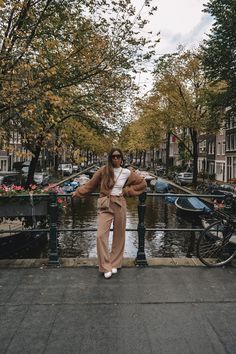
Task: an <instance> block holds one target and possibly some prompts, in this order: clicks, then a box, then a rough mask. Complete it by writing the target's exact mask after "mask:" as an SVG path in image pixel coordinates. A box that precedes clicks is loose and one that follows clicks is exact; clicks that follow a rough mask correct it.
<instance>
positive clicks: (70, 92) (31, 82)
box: [0, 0, 150, 183]
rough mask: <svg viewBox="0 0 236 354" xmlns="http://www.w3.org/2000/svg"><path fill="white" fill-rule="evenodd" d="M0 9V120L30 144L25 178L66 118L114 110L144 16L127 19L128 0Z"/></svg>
mask: <svg viewBox="0 0 236 354" xmlns="http://www.w3.org/2000/svg"><path fill="white" fill-rule="evenodd" d="M146 3H147V6H150V4H149V3H150V1H146ZM1 11H2V15H3V17H2V18H3V22H2V25H1V26H0V34H1V38H2V39H1V44H2V47H1V50H0V61H1V73H0V75H1V80H2V82H1V86H0V92H1V102H0V112H1V113H2V115H1V121H2V128H4V130H5V131H6V132H7V133H8V134H10V131H11V130H12V129H14V130H17V131H18V132H19V133H20V134H21V136H22V143H23V144H24V146H25V147H26V148H27V149H28V150H29V151H31V153H32V156H33V158H32V162H31V165H30V169H29V176H28V183H31V182H32V180H33V174H34V169H35V166H36V163H37V159H38V157H39V154H40V151H41V149H42V147H44V146H46V145H48V143H49V141H50V140H51V139H52V136H53V134H54V132H55V131H56V129H57V127H61V126H63V125H64V124H65V122H66V120H67V119H69V118H71V117H74V118H75V119H77V120H79V121H80V122H82V123H83V124H86V125H89V126H90V127H92V128H97V129H99V127H100V126H103V127H106V126H107V125H108V124H109V125H111V124H117V122H118V121H119V119H121V118H122V111H123V108H124V107H125V101H126V96H129V97H130V96H131V95H132V88H133V86H132V80H131V69H135V67H136V65H137V63H138V62H139V61H140V60H141V58H142V51H143V48H144V47H145V44H146V43H147V40H146V39H145V38H143V37H141V38H137V34H136V30H137V27H143V26H144V25H145V21H143V20H142V18H141V16H139V17H138V18H136V19H135V21H132V20H131V19H130V16H134V8H133V7H132V6H131V5H130V1H129V0H114V1H112V3H110V1H106V0H93V1H86V0H83V1H79V2H78V1H76V0H67V1H60V2H58V1H50V0H48V1H34V2H32V1H30V0H28V1H27V0H22V1H18V0H14V1H8V0H7V1H4V2H1ZM149 54H150V53H149Z"/></svg>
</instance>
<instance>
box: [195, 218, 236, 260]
mask: <svg viewBox="0 0 236 354" xmlns="http://www.w3.org/2000/svg"><path fill="white" fill-rule="evenodd" d="M233 233H234V229H233V227H232V226H230V225H228V224H225V223H224V221H223V220H221V221H216V222H214V223H213V224H211V225H209V226H208V227H207V228H206V229H205V230H204V231H203V232H202V233H201V235H200V236H199V239H198V241H197V256H198V258H199V259H200V261H201V262H202V263H203V264H205V265H207V266H209V267H219V266H222V265H224V264H226V263H228V262H230V261H231V259H233V258H234V256H235V255H236V247H235V244H234V243H233V242H232V239H233V237H235V236H233Z"/></svg>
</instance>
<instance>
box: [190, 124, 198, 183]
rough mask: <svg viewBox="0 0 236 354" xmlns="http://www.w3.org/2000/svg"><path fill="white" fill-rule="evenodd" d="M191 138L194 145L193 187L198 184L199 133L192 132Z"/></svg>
mask: <svg viewBox="0 0 236 354" xmlns="http://www.w3.org/2000/svg"><path fill="white" fill-rule="evenodd" d="M191 138H192V143H193V185H194V186H196V184H197V173H198V170H197V164H198V139H197V131H196V130H192V131H191Z"/></svg>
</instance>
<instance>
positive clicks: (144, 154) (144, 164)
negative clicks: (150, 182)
mask: <svg viewBox="0 0 236 354" xmlns="http://www.w3.org/2000/svg"><path fill="white" fill-rule="evenodd" d="M145 166H146V150H144V151H143V167H145Z"/></svg>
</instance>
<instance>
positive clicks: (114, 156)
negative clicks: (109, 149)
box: [111, 155, 121, 160]
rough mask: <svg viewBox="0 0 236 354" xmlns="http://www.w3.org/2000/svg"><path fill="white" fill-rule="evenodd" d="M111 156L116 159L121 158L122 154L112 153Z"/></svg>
mask: <svg viewBox="0 0 236 354" xmlns="http://www.w3.org/2000/svg"><path fill="white" fill-rule="evenodd" d="M111 158H112V159H113V160H114V159H120V158H121V155H111Z"/></svg>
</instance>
